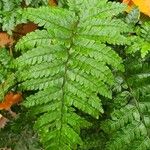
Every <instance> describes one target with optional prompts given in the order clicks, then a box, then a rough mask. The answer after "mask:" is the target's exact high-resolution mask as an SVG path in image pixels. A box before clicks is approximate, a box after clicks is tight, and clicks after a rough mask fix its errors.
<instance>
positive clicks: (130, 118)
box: [101, 58, 150, 150]
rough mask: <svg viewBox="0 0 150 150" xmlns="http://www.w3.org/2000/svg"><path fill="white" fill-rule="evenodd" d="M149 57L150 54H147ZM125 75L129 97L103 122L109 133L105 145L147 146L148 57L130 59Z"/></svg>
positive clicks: (110, 148) (136, 149)
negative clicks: (146, 58) (125, 102)
mask: <svg viewBox="0 0 150 150" xmlns="http://www.w3.org/2000/svg"><path fill="white" fill-rule="evenodd" d="M148 60H149V58H148ZM126 72H127V74H126V77H127V78H125V80H126V82H127V84H128V90H129V93H130V97H128V101H129V102H128V104H126V105H125V106H122V108H121V109H120V108H119V109H118V108H116V109H114V110H113V112H112V113H111V116H110V118H109V119H107V120H106V121H104V122H103V123H102V126H101V127H102V128H103V130H104V131H105V132H106V133H107V134H109V135H111V136H110V140H109V141H108V142H107V145H106V149H108V150H120V149H124V150H127V149H131V150H132V149H134V150H142V149H144V150H148V149H150V144H149V143H150V134H149V127H150V117H149V110H150V102H149V97H148V96H149V94H150V92H149V91H150V88H149V87H150V82H149V81H150V66H149V61H147V60H145V61H144V62H142V60H140V59H139V60H137V59H136V60H134V59H131V58H130V59H129V61H127V62H126Z"/></svg>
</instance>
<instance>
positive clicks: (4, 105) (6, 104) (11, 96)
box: [0, 92, 22, 110]
mask: <svg viewBox="0 0 150 150" xmlns="http://www.w3.org/2000/svg"><path fill="white" fill-rule="evenodd" d="M21 100H22V94H21V93H13V92H9V93H8V94H6V95H5V97H4V100H3V102H1V103H0V110H9V109H10V108H11V106H12V105H15V104H17V103H18V102H20V101H21Z"/></svg>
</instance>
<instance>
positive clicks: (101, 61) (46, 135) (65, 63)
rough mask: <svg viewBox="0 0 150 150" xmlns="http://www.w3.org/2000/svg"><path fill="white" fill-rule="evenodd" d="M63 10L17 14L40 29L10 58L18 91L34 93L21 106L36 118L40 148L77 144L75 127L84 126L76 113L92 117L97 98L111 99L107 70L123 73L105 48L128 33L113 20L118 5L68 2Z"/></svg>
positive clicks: (117, 60)
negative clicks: (12, 62) (41, 143)
mask: <svg viewBox="0 0 150 150" xmlns="http://www.w3.org/2000/svg"><path fill="white" fill-rule="evenodd" d="M106 4H107V5H106ZM105 5H106V6H107V7H104V6H105ZM68 6H69V7H70V8H69V10H65V9H61V8H55V9H50V8H49V7H41V8H38V9H33V8H28V9H27V10H26V11H25V13H24V14H23V15H25V16H26V18H27V19H28V20H30V21H33V22H34V23H36V24H38V25H39V26H43V28H44V29H43V30H41V31H38V30H37V31H35V32H34V33H30V34H28V35H27V36H26V37H24V38H22V39H21V40H20V41H19V42H18V43H17V45H16V48H17V49H18V50H21V51H22V52H23V54H22V55H21V56H20V57H19V58H17V59H16V69H17V70H18V72H17V76H18V81H19V82H21V83H20V84H19V87H20V88H22V90H39V91H38V92H37V93H36V94H34V95H31V96H29V97H27V98H26V99H27V100H26V101H25V102H24V106H26V107H28V108H31V109H32V110H33V112H34V113H35V114H39V115H40V117H39V118H38V120H37V122H36V124H35V128H36V129H37V130H38V132H39V134H40V137H41V140H42V142H43V144H44V146H45V149H60V148H61V149H64V150H66V149H74V148H75V147H76V145H77V144H82V142H81V138H80V136H79V134H80V128H83V127H87V126H88V123H87V121H86V120H85V119H84V118H83V117H82V116H80V115H79V114H78V111H77V110H81V111H83V112H84V113H87V114H89V115H92V116H93V117H95V118H98V117H99V115H100V114H101V113H103V108H102V106H101V105H102V104H101V100H100V99H99V97H98V96H97V94H98V93H99V94H100V95H102V96H105V97H108V98H111V90H110V87H111V86H112V84H113V80H114V77H113V74H112V72H111V67H113V70H121V71H123V70H124V68H123V65H122V64H121V63H122V60H121V58H120V57H119V56H118V55H117V53H116V52H115V51H114V50H113V49H111V47H109V46H107V45H106V44H105V43H106V42H107V43H109V44H123V43H126V42H127V41H126V38H125V37H124V36H123V35H121V33H124V32H127V31H128V28H127V26H126V24H125V23H124V22H122V21H121V20H119V19H117V18H116V17H115V16H117V15H118V14H119V13H120V12H122V10H123V7H124V6H122V5H120V4H119V3H107V1H105V0H103V1H101V2H99V1H98V0H95V1H94V2H91V1H83V2H82V3H81V1H78V0H76V1H69V2H68ZM85 8H86V13H85ZM100 8H101V9H100ZM94 9H95V11H92V10H94ZM85 14H86V15H85ZM122 27H123V28H122ZM110 31H113V32H110ZM41 35H42V36H41ZM47 39H50V40H51V41H49V42H47ZM45 41H46V42H45Z"/></svg>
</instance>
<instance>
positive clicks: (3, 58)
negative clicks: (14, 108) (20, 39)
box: [0, 48, 15, 101]
mask: <svg viewBox="0 0 150 150" xmlns="http://www.w3.org/2000/svg"><path fill="white" fill-rule="evenodd" d="M12 62H13V59H12V58H11V56H10V55H9V54H8V51H7V49H5V48H0V101H1V100H3V98H4V95H5V94H6V93H7V92H8V91H9V90H10V89H11V88H12V87H13V86H14V85H15V80H14V79H15V74H14V73H13V71H12V64H13V63H12Z"/></svg>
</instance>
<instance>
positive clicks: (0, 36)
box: [0, 32, 14, 47]
mask: <svg viewBox="0 0 150 150" xmlns="http://www.w3.org/2000/svg"><path fill="white" fill-rule="evenodd" d="M13 43H14V40H13V38H12V37H11V36H9V35H8V34H7V33H6V32H0V47H5V46H9V47H11V46H12V45H13Z"/></svg>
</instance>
